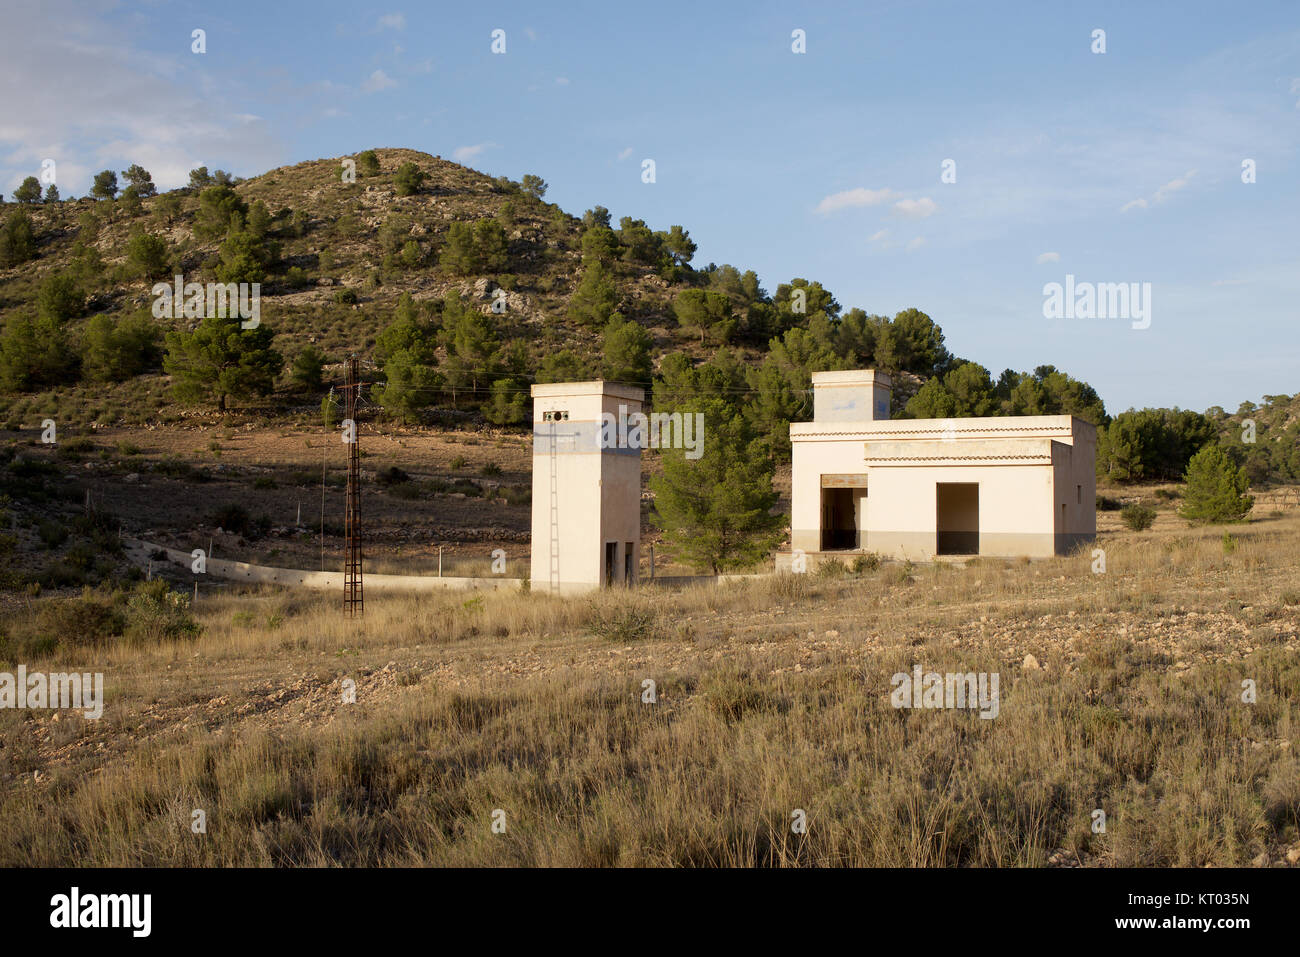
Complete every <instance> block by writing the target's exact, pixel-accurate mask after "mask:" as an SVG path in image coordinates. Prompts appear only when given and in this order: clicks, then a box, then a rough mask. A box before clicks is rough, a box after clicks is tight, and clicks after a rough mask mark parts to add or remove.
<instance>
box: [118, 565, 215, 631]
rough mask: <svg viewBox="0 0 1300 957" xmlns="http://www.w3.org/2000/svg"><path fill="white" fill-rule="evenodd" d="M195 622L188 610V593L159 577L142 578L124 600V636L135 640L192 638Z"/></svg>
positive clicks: (197, 629) (196, 628) (195, 627)
mask: <svg viewBox="0 0 1300 957" xmlns="http://www.w3.org/2000/svg"><path fill="white" fill-rule="evenodd" d="M198 633H199V623H198V622H197V621H195V620H194V617H193V616H192V615H191V614H190V599H189V596H188V595H182V594H180V593H179V592H175V591H172V590H171V587H170V586H169V585H168V584H167V583H166V582H165V581H162V580H155V581H151V582H143V583H142V584H140V585H137V586H136V589H135V593H134V594H133V595H132V596H131V598H130V599H129V600H128V601H127V603H126V629H125V631H124V634H125V636H126V637H127V638H128V639H130V640H131V641H136V642H160V641H175V640H177V639H180V638H193V637H195V636H196V635H198Z"/></svg>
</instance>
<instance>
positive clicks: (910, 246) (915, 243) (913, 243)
mask: <svg viewBox="0 0 1300 957" xmlns="http://www.w3.org/2000/svg"><path fill="white" fill-rule="evenodd" d="M924 245H925V237H924V236H917V237H916V238H915V239H912V240H909V241H908V243H907V251H908V252H909V253H910V252H911V251H912V250H914V249H920V248H921V247H922V246H924Z"/></svg>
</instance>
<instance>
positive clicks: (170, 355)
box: [163, 316, 284, 412]
mask: <svg viewBox="0 0 1300 957" xmlns="http://www.w3.org/2000/svg"><path fill="white" fill-rule="evenodd" d="M274 337H275V334H274V333H273V332H271V330H270V329H269V328H268V327H267V326H266V324H265V323H263V324H261V325H259V326H258V327H257V328H256V329H242V328H240V319H239V317H238V316H226V317H225V318H222V317H219V316H208V317H207V318H205V319H204V320H203V321H202V322H200V323H199V326H198V328H197V329H195V330H194V331H193V332H184V331H177V332H170V333H168V334H167V356H166V358H165V359H164V360H163V370H164V371H165V372H166V373H167V374H168V375H170V376H171V377H172V389H173V391H174V392H175V394H176V398H177V399H179V400H180V401H182V402H193V401H203V400H207V399H211V398H215V399H216V400H217V408H218V409H220V410H221V411H222V412H224V411H225V410H226V399H228V398H236V399H243V398H248V397H251V396H254V395H269V394H270V393H271V392H272V391H273V390H274V389H275V377H276V376H277V375H279V374H280V369H281V368H282V367H283V365H284V359H283V358H282V357H281V356H280V354H279V353H278V352H276V351H275V350H274V349H272V348H271V341H272V339H273V338H274Z"/></svg>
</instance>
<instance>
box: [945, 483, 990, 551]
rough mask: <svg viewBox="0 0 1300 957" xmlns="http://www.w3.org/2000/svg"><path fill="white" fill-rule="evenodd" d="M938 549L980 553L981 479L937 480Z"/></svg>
mask: <svg viewBox="0 0 1300 957" xmlns="http://www.w3.org/2000/svg"><path fill="white" fill-rule="evenodd" d="M934 490H935V518H936V524H935V528H936V529H937V530H938V536H937V538H938V540H937V542H936V548H935V553H936V554H939V555H978V554H979V551H980V487H979V483H978V482H938V483H936V484H935V487H934Z"/></svg>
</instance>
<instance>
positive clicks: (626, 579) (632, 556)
mask: <svg viewBox="0 0 1300 957" xmlns="http://www.w3.org/2000/svg"><path fill="white" fill-rule="evenodd" d="M634 544H635V543H633V542H624V543H623V584H625V585H630V584H632V582H634V581H636V568H635V567H634V566H633V564H632V563H633V562H634V561H636V548H634V547H633V546H634Z"/></svg>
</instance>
